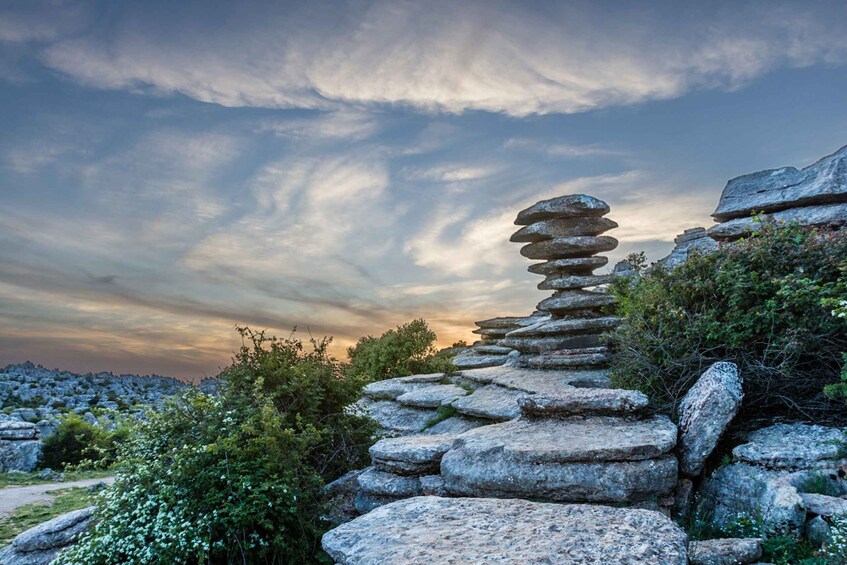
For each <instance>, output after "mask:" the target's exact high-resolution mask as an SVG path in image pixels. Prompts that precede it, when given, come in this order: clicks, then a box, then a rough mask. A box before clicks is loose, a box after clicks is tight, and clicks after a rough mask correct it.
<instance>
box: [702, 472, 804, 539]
mask: <svg viewBox="0 0 847 565" xmlns="http://www.w3.org/2000/svg"><path fill="white" fill-rule="evenodd" d="M701 494H702V499H703V502H702V503H703V504H704V508H705V512H704V514H705V515H706V516H708V518H709V521H710V523H711V524H712V525H713V526H714V527H716V528H720V529H726V528H727V527H728V526H731V525H732V524H733V523H735V522H736V521H737V520H738V517H739V516H745V517H747V518H749V519H751V520H753V521H754V523H760V524H761V527H762V529H763V530H764V532H766V533H768V534H792V535H797V534H798V533H799V532H800V530H801V529H802V527H803V523H804V522H805V519H806V507H805V505H804V504H803V499H802V498H801V497H800V494H799V493H798V492H797V489H796V488H795V486H794V485H792V483H791V477H789V476H788V474H787V473H785V472H780V471H775V470H769V469H766V468H763V467H758V466H754V465H747V464H745V463H734V464H732V465H727V466H725V467H721V468H720V469H718V470H717V471H715V472H714V473H713V474H712V476H711V477H710V478H709V480H708V481H706V483H705V485H704V487H703V489H702V493H701Z"/></svg>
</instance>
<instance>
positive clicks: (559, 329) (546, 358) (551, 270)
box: [498, 194, 618, 369]
mask: <svg viewBox="0 0 847 565" xmlns="http://www.w3.org/2000/svg"><path fill="white" fill-rule="evenodd" d="M608 211H609V205H608V204H606V203H605V202H603V201H602V200H599V199H597V198H594V197H592V196H587V195H585V194H574V195H570V196H562V197H559V198H554V199H552V200H544V201H542V202H539V203H537V204H534V205H533V206H530V207H529V208H527V209H526V210H523V211H521V212H520V213H518V217H517V219H516V220H515V224H517V225H521V226H523V227H522V228H521V229H519V230H518V231H517V232H516V233H515V234H514V235H513V236H512V237H511V241H513V242H519V243H527V244H526V245H525V246H524V247H523V248H521V255H523V256H524V257H528V258H530V259H539V260H543V261H544V262H543V263H537V264H534V265H532V266H530V268H529V271H530V272H532V273H536V274H540V275H543V276H544V277H545V278H544V280H543V281H542V282H541V283H540V284H539V285H538V288H539V289H541V290H553V291H554V293H553V295H552V296H551V297H550V298H547V299H545V300H543V301H541V302H540V303H539V304H538V307H537V308H538V310H539V311H541V312H545V313H547V314H548V316H549V318H550V319H549V321H543V322H540V323H536V324H532V325H526V326H525V327H523V328H516V329H513V330H511V331H510V332H508V333H506V334H505V335H504V336H503V337H502V338H501V339H500V341H498V345H502V346H505V347H510V348H513V349H515V350H517V351H519V352H520V353H521V355H520V356H519V357H518V358H517V360H516V361H517V363H518V364H519V365H521V366H525V367H533V368H537V369H559V368H579V367H596V366H602V365H603V364H605V363H606V361H607V360H608V351H607V349H606V347H605V343H604V340H603V338H602V334H603V332H604V331H606V330H608V329H610V328H612V327H614V325H615V324H616V323H617V319H615V318H614V317H610V316H604V314H603V311H602V309H603V307H605V306H608V305H609V304H611V303H612V302H613V298H612V297H611V296H610V295H608V294H606V293H605V292H604V291H603V290H602V288H601V287H602V286H603V285H605V284H608V283H609V282H611V280H612V275H595V274H594V270H595V269H597V268H599V267H602V266H604V265H606V263H607V262H608V259H606V258H605V257H598V256H596V254H597V253H602V252H604V251H611V250H612V249H614V248H615V247H617V244H618V242H617V240H616V239H615V238H613V237H609V236H606V235H600V234H602V233H605V232H606V231H608V230H610V229H613V228H615V227H617V224H616V223H615V222H613V221H611V220H609V219H607V218H603V216H604V215H605V214H606V213H608Z"/></svg>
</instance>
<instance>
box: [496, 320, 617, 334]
mask: <svg viewBox="0 0 847 565" xmlns="http://www.w3.org/2000/svg"><path fill="white" fill-rule="evenodd" d="M619 323H620V318H618V317H616V316H602V317H599V318H559V319H556V320H550V321H549V322H542V323H540V324H535V325H532V326H527V327H525V328H520V329H517V330H513V331H511V332H509V333H508V334H506V338H514V337H536V336H546V335H556V334H579V333H589V332H605V331H608V330H611V329H613V328H614V327H615V326H617V325H618V324H619Z"/></svg>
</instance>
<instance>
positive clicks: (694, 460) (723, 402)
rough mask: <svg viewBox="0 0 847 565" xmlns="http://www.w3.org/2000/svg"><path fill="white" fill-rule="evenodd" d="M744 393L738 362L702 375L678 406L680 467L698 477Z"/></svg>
mask: <svg viewBox="0 0 847 565" xmlns="http://www.w3.org/2000/svg"><path fill="white" fill-rule="evenodd" d="M743 398H744V391H743V390H742V388H741V376H740V375H739V374H738V367H737V366H736V365H735V363H715V364H714V365H712V366H711V367H709V368H708V369H707V370H706V372H705V373H703V374H702V375H701V376H700V378H699V379H697V382H696V383H694V386H692V387H691V389H690V390H689V391H688V393H687V394H686V395H685V397H684V398H683V399H682V403H681V404H680V407H679V455H680V456H679V464H680V469H681V470H682V472H683V473H685V474H686V475H690V476H692V477H694V476H697V475H699V474H700V472H701V471H702V470H703V466H704V465H705V463H706V459H708V457H709V455H711V454H712V451H714V449H715V446H716V445H717V444H718V440H719V439H720V437H721V435H722V434H723V432H724V430H726V428H727V426H729V423H730V422H731V421H732V419H733V418H734V417H735V415H736V414H737V413H738V409H739V408H741V400H742V399H743Z"/></svg>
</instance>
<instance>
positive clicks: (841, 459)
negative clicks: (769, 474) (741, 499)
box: [732, 424, 847, 470]
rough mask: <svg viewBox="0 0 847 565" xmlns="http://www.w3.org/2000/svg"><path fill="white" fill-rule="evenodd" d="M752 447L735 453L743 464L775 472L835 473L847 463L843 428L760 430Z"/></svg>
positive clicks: (785, 426) (748, 445)
mask: <svg viewBox="0 0 847 565" xmlns="http://www.w3.org/2000/svg"><path fill="white" fill-rule="evenodd" d="M747 439H748V443H745V444H744V445H739V446H738V447H736V448H735V449H733V450H732V454H733V456H734V457H735V458H736V459H738V460H739V461H743V462H745V463H751V464H754V465H761V466H765V467H769V468H772V469H787V470H800V469H833V468H835V467H837V466H838V465H840V464H842V463H845V462H847V458H845V456H844V446H845V440H847V436H845V431H844V430H842V429H840V428H828V427H826V426H817V425H811V424H775V425H773V426H770V427H768V428H764V429H761V430H757V431H755V432H753V433H751V434H750V435H749V436H748V437H747Z"/></svg>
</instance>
